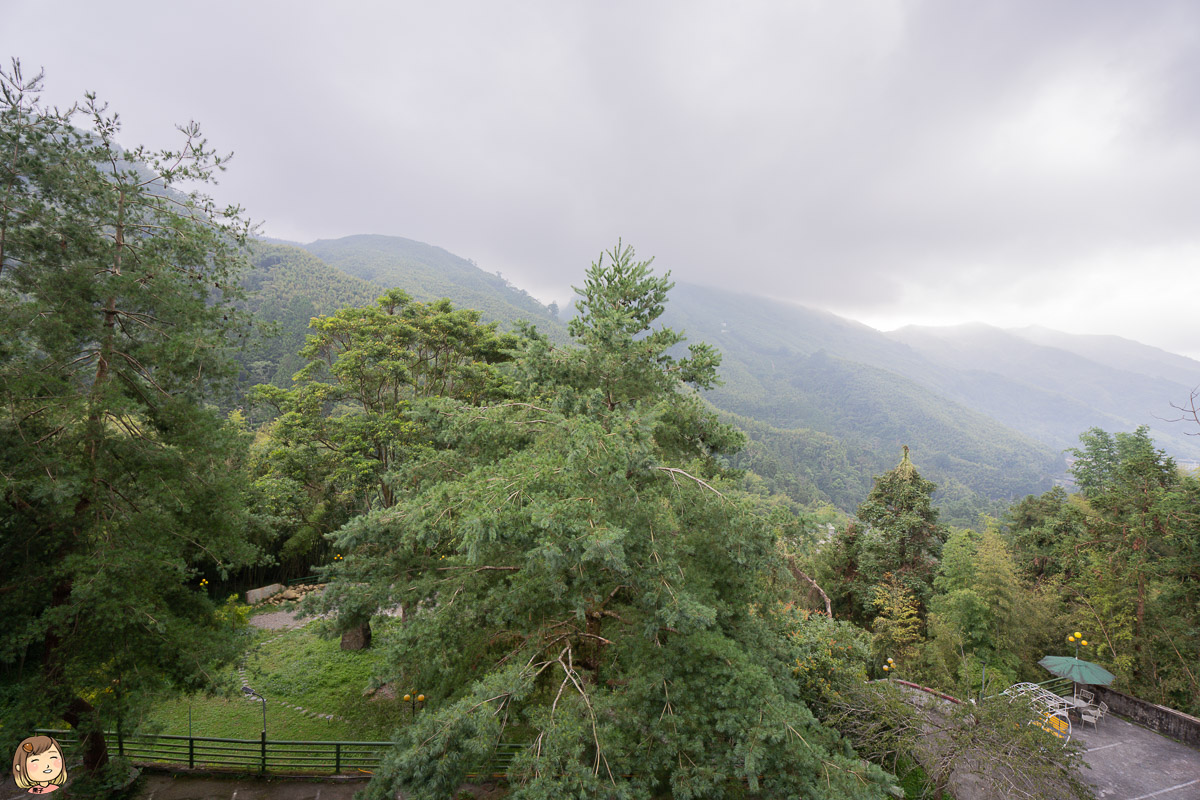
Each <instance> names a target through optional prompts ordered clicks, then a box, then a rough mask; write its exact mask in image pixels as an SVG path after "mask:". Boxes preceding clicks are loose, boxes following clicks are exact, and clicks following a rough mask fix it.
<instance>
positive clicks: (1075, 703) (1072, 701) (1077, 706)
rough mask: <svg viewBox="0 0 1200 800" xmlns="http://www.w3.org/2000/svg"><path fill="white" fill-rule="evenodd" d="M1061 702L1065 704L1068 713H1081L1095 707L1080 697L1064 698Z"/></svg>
mask: <svg viewBox="0 0 1200 800" xmlns="http://www.w3.org/2000/svg"><path fill="white" fill-rule="evenodd" d="M1062 701H1063V702H1064V703H1066V705H1067V710H1068V711H1076V712H1082V711H1083V709H1085V708H1095V706H1093V705H1092V704H1091V703H1089V702H1088V701H1087V700H1084V699H1083V698H1082V697H1064V698H1062Z"/></svg>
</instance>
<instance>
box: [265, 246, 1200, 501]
mask: <svg viewBox="0 0 1200 800" xmlns="http://www.w3.org/2000/svg"><path fill="white" fill-rule="evenodd" d="M256 263H257V265H258V268H257V269H256V270H255V272H254V273H253V274H252V275H251V276H249V278H248V279H247V285H248V286H250V287H251V288H257V289H260V290H261V291H260V294H259V295H258V296H257V299H255V300H254V301H252V302H254V303H257V304H258V305H257V306H255V310H256V313H257V314H258V315H259V316H261V317H263V318H266V319H273V320H278V321H279V323H280V326H281V327H282V328H284V329H285V330H286V331H287V334H286V336H285V337H284V338H281V339H278V340H274V342H273V343H269V345H268V346H267V347H268V349H267V350H266V351H260V352H259V355H257V356H252V357H250V358H249V361H248V363H247V371H248V372H250V373H256V375H255V379H256V380H264V379H266V380H272V379H273V380H276V381H278V382H288V381H290V376H291V374H292V373H293V372H294V371H295V370H296V369H298V368H299V366H300V363H299V359H298V357H297V356H295V351H296V350H298V349H299V347H300V345H301V344H302V343H303V340H304V329H305V328H306V326H307V323H308V319H309V318H310V317H311V316H313V315H314V314H319V313H331V312H332V311H334V310H336V309H337V308H340V307H343V306H346V305H363V304H367V303H371V302H373V301H374V299H375V297H377V296H378V294H379V293H381V291H382V290H383V289H384V288H385V287H390V286H397V287H400V288H402V289H404V290H405V291H407V292H409V293H410V294H411V295H413V297H414V298H416V299H418V300H433V299H436V298H440V297H449V298H450V299H451V301H452V302H454V304H455V305H457V306H460V307H470V308H477V309H479V310H480V311H481V312H482V313H483V316H484V318H485V319H487V320H496V321H499V322H501V324H502V325H504V326H511V325H512V323H513V322H515V320H517V319H521V318H524V319H527V320H529V321H531V322H534V323H535V324H536V325H537V326H538V327H539V328H540V329H541V330H543V331H544V332H545V333H546V334H547V335H549V336H551V338H553V339H555V340H556V341H558V342H560V343H566V342H568V341H569V337H568V336H567V334H566V326H565V324H564V323H563V321H562V320H561V319H558V318H556V317H554V316H552V315H551V314H550V313H549V310H548V309H546V308H545V307H544V306H542V305H541V303H539V302H538V301H537V300H535V299H534V298H532V297H530V296H529V295H528V294H526V293H525V292H522V291H521V290H519V289H516V288H515V287H513V286H512V285H511V284H509V283H508V282H507V281H505V280H504V279H503V278H501V277H499V276H497V275H489V274H487V273H485V272H483V271H482V270H480V269H478V268H477V267H476V266H475V265H473V264H472V263H471V262H469V261H466V260H464V259H462V258H459V257H457V256H455V255H453V254H451V253H449V252H447V251H445V250H443V249H441V248H438V247H432V246H430V245H426V244H422V243H420V242H414V241H411V240H408V239H402V238H399V237H388V236H351V237H347V238H345V239H338V240H331V241H318V242H313V243H312V244H309V245H304V246H302V248H301V247H292V246H288V245H284V244H267V243H262V244H261V245H260V251H259V254H258V256H257V257H256ZM581 276H582V270H581ZM581 276H580V277H581ZM564 311H565V312H566V313H564V314H563V317H566V316H567V314H568V313H569V311H568V310H565V309H564ZM662 322H663V324H666V325H670V326H671V327H674V328H676V329H679V330H682V331H683V332H684V333H685V334H686V335H687V337H688V340H689V341H691V342H699V341H706V342H708V343H710V344H712V345H714V346H716V347H718V348H719V349H720V350H721V351H722V354H723V362H722V366H721V373H722V377H723V379H724V381H725V384H724V386H722V387H720V388H718V389H715V390H713V391H711V392H708V393H706V394H705V398H706V399H707V400H708V401H709V402H710V403H711V404H712V405H713V406H714V407H716V408H717V409H718V410H719V411H721V412H722V413H723V414H725V415H726V417H727V418H728V419H731V420H733V421H735V422H736V423H737V424H738V425H740V426H741V427H742V428H743V430H745V431H746V432H747V434H748V436H749V439H750V446H749V447H748V448H747V451H746V452H745V453H743V454H742V455H740V456H738V458H737V460H736V463H737V464H738V465H739V466H746V467H749V468H752V469H754V470H755V471H756V472H758V473H759V474H761V475H763V476H764V477H765V478H767V479H768V481H769V482H770V483H771V486H772V488H773V489H774V490H778V491H786V492H787V493H788V494H789V495H791V496H792V497H794V498H796V499H797V500H799V501H801V502H810V501H830V502H833V503H836V504H837V505H839V506H840V507H842V508H845V509H852V508H853V507H854V506H855V505H857V503H858V502H860V501H861V500H862V499H863V497H865V494H866V491H867V489H869V487H870V481H871V477H872V476H873V475H876V474H879V473H881V472H883V471H885V470H886V469H889V468H890V467H892V466H894V464H895V462H896V460H897V458H898V457H899V456H898V454H899V452H900V446H901V445H904V444H907V445H909V446H910V447H911V448H912V449H913V458H914V461H915V462H916V463H917V464H918V465H919V466H920V468H921V470H922V472H923V473H924V474H926V475H927V476H928V477H929V478H931V479H932V480H934V481H935V482H937V483H938V484H939V485H940V487H941V490H940V493H939V497H940V498H941V503H942V505H943V508H946V509H949V512H948V516H950V517H951V518H953V519H954V520H955V521H957V522H967V521H971V518H972V516H973V514H974V513H975V512H976V511H978V510H980V509H982V508H986V507H987V502H984V501H981V499H980V498H981V497H986V498H991V499H993V500H1004V499H1007V498H1012V497H1017V496H1022V495H1024V494H1026V493H1030V492H1037V491H1041V490H1042V489H1044V488H1046V487H1048V486H1049V485H1050V483H1051V482H1052V481H1053V479H1054V477H1055V476H1057V475H1061V474H1062V472H1063V470H1064V461H1063V458H1062V450H1063V449H1064V448H1065V447H1070V446H1073V445H1074V444H1076V443H1077V441H1078V436H1079V434H1080V433H1081V432H1083V431H1084V430H1086V429H1087V428H1089V427H1092V426H1099V427H1103V428H1105V429H1107V430H1130V429H1132V428H1134V427H1136V426H1137V425H1138V424H1149V425H1151V426H1152V428H1153V429H1154V431H1155V437H1156V439H1158V440H1159V441H1160V442H1161V443H1162V444H1163V446H1165V447H1166V448H1167V450H1168V452H1172V453H1173V454H1178V455H1181V456H1183V457H1185V458H1186V457H1193V456H1192V455H1191V454H1192V453H1197V452H1200V439H1196V438H1191V437H1187V436H1184V433H1186V431H1185V430H1184V429H1183V428H1182V427H1177V428H1174V429H1172V428H1171V427H1170V426H1164V425H1163V424H1162V423H1161V422H1159V421H1158V420H1156V419H1155V418H1154V414H1155V413H1156V410H1162V409H1168V410H1169V405H1167V404H1168V403H1169V402H1170V401H1172V400H1175V401H1182V400H1184V399H1186V398H1187V395H1188V392H1189V391H1190V385H1188V384H1185V383H1184V382H1183V381H1185V380H1191V378H1188V377H1187V376H1189V375H1191V374H1193V371H1196V370H1198V369H1200V363H1197V362H1194V361H1191V360H1190V359H1185V358H1182V357H1180V356H1174V355H1172V354H1170V353H1164V352H1163V351H1159V350H1155V349H1154V348H1146V347H1144V346H1142V345H1138V344H1137V343H1136V342H1129V341H1127V340H1120V339H1117V338H1116V337H1071V336H1068V335H1067V334H1058V333H1056V332H1054V331H1048V330H1044V329H1028V330H1023V331H1002V330H999V329H995V328H988V327H987V326H966V327H962V328H957V329H949V330H935V329H918V328H909V329H905V330H903V331H900V332H896V333H894V334H891V335H888V334H883V333H880V332H879V331H876V330H874V329H873V328H869V327H867V326H866V325H861V324H859V323H857V322H853V321H850V320H846V319H842V318H840V317H837V316H835V315H833V314H830V313H827V312H823V311H816V310H813V309H808V308H803V307H800V306H796V305H792V304H787V303H781V302H778V301H774V300H770V299H765V298H762V297H755V296H751V295H740V294H731V293H728V292H722V291H718V290H714V289H708V288H704V287H699V286H694V285H689V284H683V283H680V284H677V285H676V287H675V288H674V289H673V290H672V292H671V294H670V297H669V300H668V303H667V307H666V313H665V315H664V317H663V319H662ZM288 337H290V338H288ZM264 352H266V353H267V354H266V355H263V353H264ZM267 373H269V374H267ZM1196 382H1198V383H1200V377H1197V378H1196ZM1161 415H1163V416H1165V415H1166V414H1165V413H1164V414H1161Z"/></svg>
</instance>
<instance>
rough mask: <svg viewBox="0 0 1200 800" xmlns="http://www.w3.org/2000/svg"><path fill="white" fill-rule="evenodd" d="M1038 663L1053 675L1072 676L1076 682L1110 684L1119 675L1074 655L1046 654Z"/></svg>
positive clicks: (1099, 684) (1094, 684)
mask: <svg viewBox="0 0 1200 800" xmlns="http://www.w3.org/2000/svg"><path fill="white" fill-rule="evenodd" d="M1038 664H1040V665H1041V666H1043V667H1045V668H1046V670H1047V671H1049V672H1050V673H1051V674H1052V675H1057V676H1059V677H1060V678H1070V679H1071V680H1073V681H1075V682H1076V683H1090V684H1091V685H1093V686H1108V685H1109V684H1110V683H1112V682H1113V678H1115V677H1117V676H1116V675H1113V674H1112V673H1111V672H1109V671H1108V670H1106V669H1105V668H1104V667H1102V666H1100V665H1099V664H1093V663H1092V662H1090V661H1084V660H1082V659H1079V658H1074V657H1072V656H1046V657H1045V658H1043V659H1042V660H1041V661H1039V662H1038Z"/></svg>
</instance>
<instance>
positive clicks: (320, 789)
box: [137, 775, 366, 800]
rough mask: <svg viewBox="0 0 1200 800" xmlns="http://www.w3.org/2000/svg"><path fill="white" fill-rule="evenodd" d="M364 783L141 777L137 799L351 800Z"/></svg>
mask: <svg viewBox="0 0 1200 800" xmlns="http://www.w3.org/2000/svg"><path fill="white" fill-rule="evenodd" d="M364 786H366V782H365V781H342V782H340V783H332V782H324V781H321V782H314V781H298V780H282V779H281V780H265V779H258V778H197V777H195V776H192V775H188V776H179V775H143V776H142V782H141V785H140V790H139V792H138V795H137V797H138V800H350V798H352V797H354V793H355V792H357V791H358V790H360V789H362V788H363V787H364Z"/></svg>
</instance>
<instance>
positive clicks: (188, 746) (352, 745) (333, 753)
mask: <svg viewBox="0 0 1200 800" xmlns="http://www.w3.org/2000/svg"><path fill="white" fill-rule="evenodd" d="M38 733H41V734H45V735H47V736H53V737H54V738H55V739H57V740H58V741H59V743H60V744H62V745H63V747H64V748H67V749H68V750H69V749H71V746H72V745H76V744H78V742H79V738H78V736H77V735H76V733H75V731H61V730H39V731H38ZM105 736H108V737H113V738H115V736H116V735H115V734H114V733H112V732H108V733H106V734H105ZM391 747H392V743H391V742H323V741H292V740H276V739H267V738H266V736H265V735H264V736H262V737H260V738H258V739H223V738H218V737H210V736H173V735H170V734H159V735H144V734H138V735H122V736H121V737H120V741H119V743H118V750H119V752H121V753H122V754H123V755H125V756H126V757H128V758H129V759H130V760H132V761H134V762H136V763H147V764H186V765H187V766H188V767H189V768H192V769H196V768H217V769H242V770H246V771H248V772H264V773H265V772H279V771H284V772H286V771H296V772H331V773H333V774H335V775H336V774H339V773H342V772H352V771H367V770H372V769H375V768H377V767H378V766H379V760H380V757H381V756H382V755H383V753H384V752H385V751H387V750H389V749H390V748H391Z"/></svg>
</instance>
